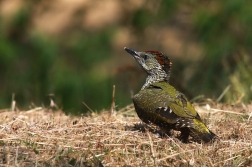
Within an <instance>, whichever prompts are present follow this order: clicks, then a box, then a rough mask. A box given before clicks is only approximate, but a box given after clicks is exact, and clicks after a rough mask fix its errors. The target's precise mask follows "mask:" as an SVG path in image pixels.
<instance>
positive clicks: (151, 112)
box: [124, 47, 216, 143]
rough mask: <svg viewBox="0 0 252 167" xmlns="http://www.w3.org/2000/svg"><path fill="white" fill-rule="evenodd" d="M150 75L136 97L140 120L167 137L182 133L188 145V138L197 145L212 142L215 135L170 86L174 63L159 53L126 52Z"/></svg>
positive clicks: (134, 98)
mask: <svg viewBox="0 0 252 167" xmlns="http://www.w3.org/2000/svg"><path fill="white" fill-rule="evenodd" d="M124 49H125V50H126V51H127V52H128V53H129V54H130V55H131V56H133V58H134V59H135V60H136V61H137V62H138V63H139V64H140V65H141V67H142V68H143V69H144V71H145V72H146V73H147V78H146V82H145V83H144V85H143V86H142V88H141V90H140V91H139V92H138V93H137V94H135V95H134V96H133V104H134V107H135V110H136V113H137V115H138V117H139V118H140V119H141V120H142V121H143V122H144V123H146V124H155V125H157V126H158V127H160V128H161V129H162V130H163V131H165V132H166V133H167V134H170V130H171V129H173V130H177V131H180V132H181V133H180V136H179V139H180V140H181V141H182V142H184V143H187V142H188V139H189V136H191V137H192V138H193V139H194V140H195V141H197V142H202V141H203V142H204V143H208V142H210V141H213V139H214V138H215V136H216V135H215V134H214V133H213V132H212V131H211V130H209V129H208V128H207V126H206V125H205V124H204V123H203V121H202V119H201V118H200V116H199V114H198V113H197V111H196V110H195V108H194V107H193V106H192V104H191V103H190V102H189V101H188V99H187V98H186V96H185V95H184V94H183V93H181V92H179V91H178V90H176V89H175V88H174V87H173V86H172V85H170V84H169V77H170V73H171V66H172V62H171V61H170V59H169V58H168V57H167V56H166V55H165V54H163V53H162V52H160V51H141V52H138V51H135V50H133V49H130V48H127V47H125V48H124Z"/></svg>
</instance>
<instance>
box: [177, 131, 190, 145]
mask: <svg viewBox="0 0 252 167" xmlns="http://www.w3.org/2000/svg"><path fill="white" fill-rule="evenodd" d="M180 132H181V133H180V136H179V140H181V141H182V142H183V143H187V142H188V138H189V135H190V130H189V129H188V128H181V130H180Z"/></svg>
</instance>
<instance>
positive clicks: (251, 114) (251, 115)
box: [248, 111, 252, 122]
mask: <svg viewBox="0 0 252 167" xmlns="http://www.w3.org/2000/svg"><path fill="white" fill-rule="evenodd" d="M251 117H252V111H251V113H250V114H249V117H248V122H249V120H250V118H251Z"/></svg>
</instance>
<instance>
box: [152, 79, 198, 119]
mask: <svg viewBox="0 0 252 167" xmlns="http://www.w3.org/2000/svg"><path fill="white" fill-rule="evenodd" d="M152 86H153V88H158V89H163V91H162V93H161V94H160V96H162V97H163V99H162V101H165V103H164V102H163V104H166V106H160V107H159V108H163V109H162V110H160V109H157V110H156V112H157V113H158V114H160V115H161V116H163V117H166V118H169V117H171V114H170V113H174V115H176V116H177V117H182V118H198V119H200V117H199V116H198V114H197V112H196V110H195V109H194V107H193V106H192V105H191V103H190V102H189V101H188V100H187V98H186V97H185V95H184V94H182V93H180V92H178V91H177V90H176V89H175V88H174V87H172V86H171V85H169V84H167V83H165V84H163V83H154V84H152ZM168 90H169V91H168Z"/></svg>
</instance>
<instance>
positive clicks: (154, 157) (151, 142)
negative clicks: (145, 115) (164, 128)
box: [147, 131, 157, 166]
mask: <svg viewBox="0 0 252 167" xmlns="http://www.w3.org/2000/svg"><path fill="white" fill-rule="evenodd" d="M147 135H148V137H149V141H150V151H151V155H152V158H153V160H154V166H157V165H156V155H155V153H154V149H153V141H152V139H151V136H150V133H149V131H147Z"/></svg>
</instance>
